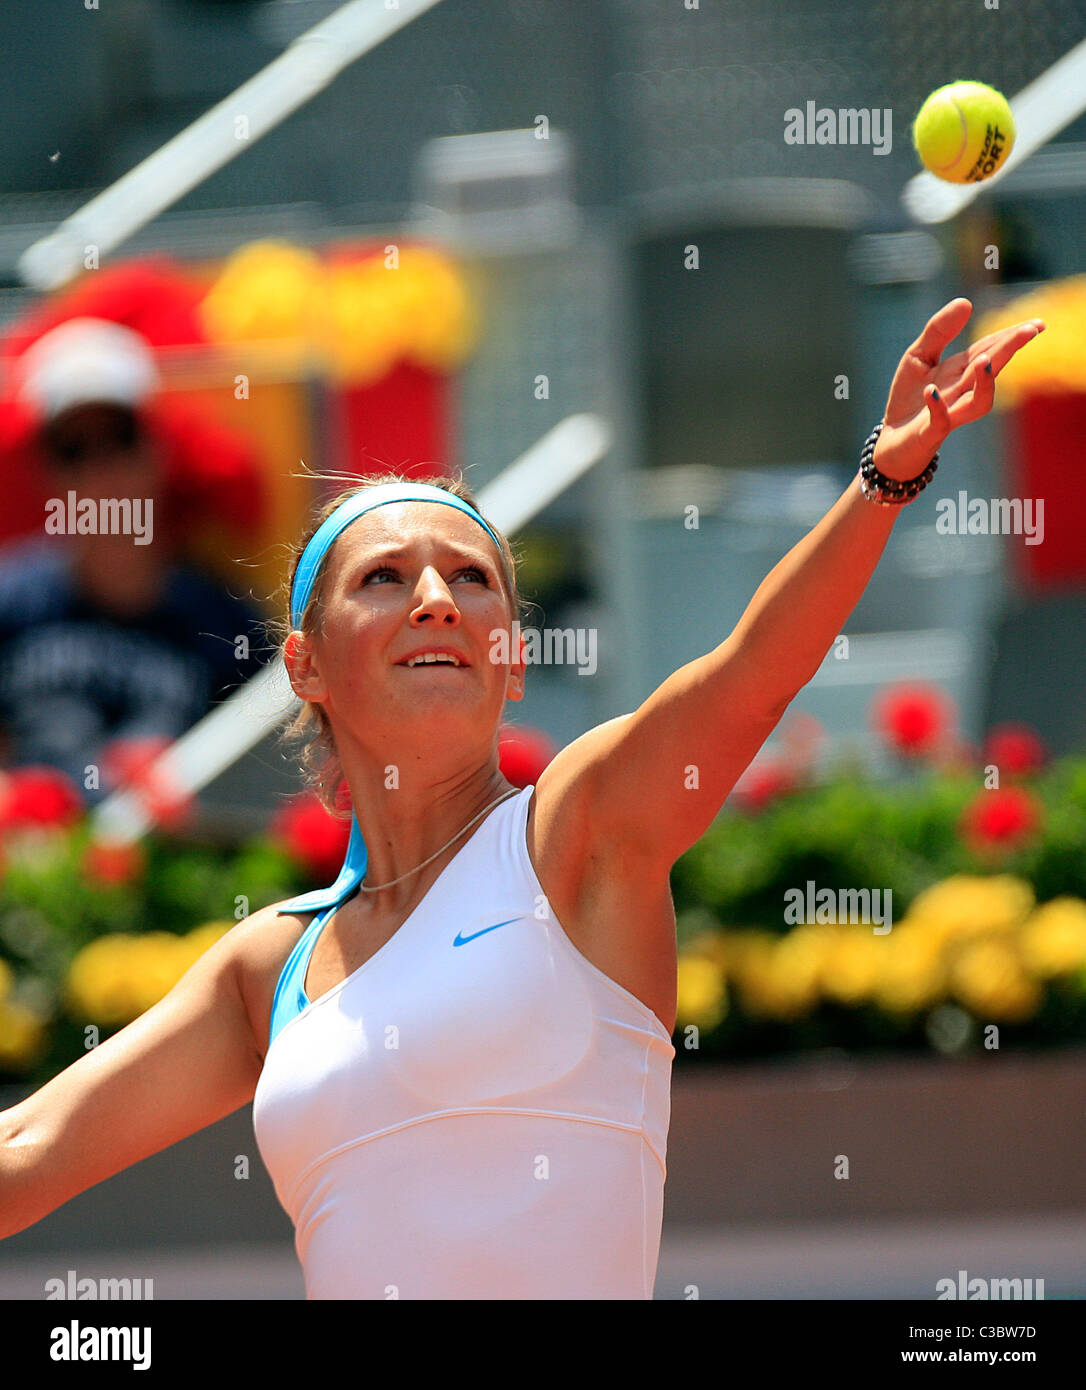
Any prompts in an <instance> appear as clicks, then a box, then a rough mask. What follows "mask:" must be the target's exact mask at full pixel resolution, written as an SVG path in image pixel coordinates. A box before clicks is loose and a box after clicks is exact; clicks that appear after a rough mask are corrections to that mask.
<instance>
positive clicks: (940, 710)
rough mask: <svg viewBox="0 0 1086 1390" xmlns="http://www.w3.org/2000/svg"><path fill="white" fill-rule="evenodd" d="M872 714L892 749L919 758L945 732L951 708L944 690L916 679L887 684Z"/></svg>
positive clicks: (933, 746) (928, 751)
mask: <svg viewBox="0 0 1086 1390" xmlns="http://www.w3.org/2000/svg"><path fill="white" fill-rule="evenodd" d="M872 713H873V717H874V721H875V724H876V726H877V727H878V729H879V731H880V732H881V733H882V736H883V738H885V739H886V741H887V742H888V743H889V744H890V746H891V747H892V748H893V749H894V750H895V751H896V752H898V753H901V754H904V755H905V756H906V757H920V756H922V755H923V754H925V753H930V752H933V751H934V750H935V749H936V748H937V747H938V745H939V743H940V741H941V739H942V738H943V737H944V735H945V734H947V733H948V732H949V729H950V726H951V724H952V723H953V720H954V714H955V709H954V704H953V702H952V700H951V699H950V697H949V696H948V695H947V693H946V692H945V691H944V690H941V689H940V688H939V687H938V686H935V685H927V684H924V683H922V682H916V683H910V684H905V683H902V684H900V685H893V686H890V687H889V688H888V689H887V690H885V691H883V692H882V694H881V695H880V696H879V697H878V698H877V699H876V701H875V704H874V706H873V710H872Z"/></svg>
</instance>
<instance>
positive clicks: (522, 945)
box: [253, 787, 675, 1299]
mask: <svg viewBox="0 0 1086 1390" xmlns="http://www.w3.org/2000/svg"><path fill="white" fill-rule="evenodd" d="M533 790H534V788H532V787H526V788H525V789H524V790H523V791H522V792H521V793H520V794H519V795H518V796H515V797H512V798H510V799H509V800H508V801H505V802H503V803H502V804H501V805H499V806H497V807H496V808H495V809H494V810H493V811H491V812H490V814H489V815H488V816H487V817H486V818H485V819H484V820H483V822H482V823H481V825H480V826H479V828H478V829H477V830H476V831H475V832H474V833H473V834H472V835H471V837H470V839H468V841H467V842H466V843H465V845H464V847H463V848H462V849H461V850H460V851H459V853H458V854H457V855H456V856H455V858H453V859H452V860H451V861H450V862H449V864H447V865H446V867H445V868H444V870H443V871H442V872H441V874H440V875H439V877H438V878H437V880H436V881H435V882H434V884H433V885H432V887H431V888H430V889H429V891H428V892H427V894H426V896H425V897H424V898H423V900H422V901H421V902H420V903H419V905H418V907H416V909H415V910H414V912H413V913H412V914H411V915H410V917H408V919H407V920H406V921H405V922H404V924H403V926H401V927H400V928H399V930H398V931H397V932H396V933H395V935H394V936H393V937H392V938H391V939H390V940H389V941H388V942H386V943H385V945H384V946H382V947H381V949H380V950H379V951H378V952H377V953H376V955H374V956H372V957H371V958H370V960H368V961H366V962H365V964H363V965H362V966H360V967H359V968H358V969H357V970H356V971H354V973H353V974H351V975H349V976H348V977H347V979H346V980H344V981H343V982H342V983H340V984H339V985H336V986H335V987H334V988H333V989H331V990H329V991H328V993H326V994H323V995H321V997H320V998H319V999H317V1000H315V1001H314V1002H313V1003H309V1002H308V1000H307V999H306V998H305V995H304V991H302V989H301V985H300V983H299V982H300V981H301V982H304V979H305V969H306V965H307V963H308V960H309V957H310V954H311V953H312V949H313V944H314V942H315V941H316V936H317V934H318V932H319V930H320V928H321V926H323V923H324V921H325V920H326V919H327V917H328V916H329V915H330V914H331V911H334V908H331V909H329V910H328V911H327V912H322V913H318V915H317V916H316V918H314V920H313V922H311V923H310V924H309V927H307V929H306V931H305V932H304V933H303V935H302V938H301V939H300V941H299V943H298V946H297V947H296V948H295V951H294V953H293V954H292V956H291V959H290V960H288V962H287V965H286V966H285V967H284V971H283V975H282V977H281V979H280V987H279V988H278V989H277V991H276V1009H275V1010H273V1021H272V1030H271V1031H272V1039H271V1044H270V1046H269V1049H268V1053H267V1057H266V1058H265V1062H264V1069H263V1071H262V1072H261V1075H260V1079H259V1082H258V1084H257V1088H256V1095H255V1098H254V1102H253V1124H254V1128H255V1131H256V1138H257V1143H258V1146H259V1148H260V1153H261V1156H262V1158H263V1160H264V1163H265V1165H266V1166H267V1169H268V1172H269V1174H270V1175H271V1178H272V1181H273V1183H274V1185H275V1191H276V1195H277V1196H278V1198H279V1201H280V1202H281V1203H282V1205H283V1208H284V1209H285V1210H286V1212H287V1214H288V1215H289V1216H290V1218H291V1220H292V1221H293V1223H294V1226H295V1248H296V1249H297V1252H298V1258H299V1260H300V1261H301V1264H302V1269H303V1272H304V1275H305V1287H306V1295H307V1297H308V1298H314V1299H323V1298H352V1299H388V1298H415V1299H417V1298H430V1299H437V1298H442V1299H444V1298H455V1299H460V1298H465V1299H469V1298H470V1299H490V1298H493V1299H510V1298H515V1299H561V1298H569V1299H630V1298H633V1299H647V1298H651V1297H652V1292H653V1282H654V1280H655V1275H656V1262H657V1256H658V1252H659V1244H660V1226H661V1218H662V1213H663V1196H664V1178H665V1172H666V1170H665V1156H666V1146H667V1131H668V1123H669V1120H670V1113H671V1102H670V1082H671V1063H672V1060H673V1058H674V1056H675V1049H674V1048H673V1046H672V1044H671V1039H670V1037H669V1036H668V1034H667V1032H666V1030H665V1029H664V1027H663V1025H662V1024H661V1023H660V1021H659V1019H657V1017H656V1016H655V1014H653V1012H652V1011H651V1010H650V1009H649V1008H647V1007H646V1006H645V1005H644V1004H643V1003H641V1001H640V1000H638V999H636V998H635V997H634V996H633V995H632V994H630V993H629V991H628V990H626V989H624V988H623V987H622V986H621V985H618V984H616V983H615V982H614V981H613V980H611V979H609V978H608V977H607V976H606V975H605V974H603V972H602V971H600V970H598V969H597V968H596V967H595V966H594V965H592V964H590V963H589V961H587V960H586V959H585V957H584V956H583V955H581V953H580V952H579V951H578V950H577V949H576V947H575V946H574V945H573V944H572V942H571V941H570V940H569V938H568V937H567V936H566V934H565V931H564V930H563V929H562V927H561V926H560V924H559V923H558V921H557V920H556V919H555V917H554V915H553V913H552V912H551V911H550V909H549V906H548V904H547V901H546V898H545V895H544V893H543V890H542V888H541V887H540V884H539V880H538V879H537V877H536V875H535V871H534V869H533V868H532V863H531V860H530V859H529V857H528V850H527V844H526V838H525V831H526V826H527V820H528V809H529V805H530V802H531V796H532V792H533Z"/></svg>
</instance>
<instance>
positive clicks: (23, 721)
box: [0, 538, 262, 802]
mask: <svg viewBox="0 0 1086 1390" xmlns="http://www.w3.org/2000/svg"><path fill="white" fill-rule="evenodd" d="M73 559H74V556H73V551H72V548H71V547H70V546H65V545H63V544H58V543H56V542H52V543H50V542H47V541H43V540H41V539H40V538H34V539H32V540H30V541H15V542H12V543H10V544H8V545H5V546H4V547H2V548H0V744H2V751H0V762H2V763H3V765H6V766H8V767H17V766H20V765H26V764H29V763H45V764H47V765H49V766H51V767H56V768H59V769H60V770H61V771H62V772H66V773H67V774H68V775H69V776H70V777H71V778H72V780H73V781H74V782H75V783H76V784H77V786H78V787H79V789H80V791H81V792H82V794H83V796H84V798H85V799H86V800H87V801H88V802H95V801H97V800H99V799H100V798H101V797H102V796H104V795H106V794H107V793H108V791H109V790H110V789H109V788H108V787H107V786H106V785H104V782H105V778H104V776H103V775H102V770H101V763H100V760H99V759H100V754H101V752H102V749H103V747H104V745H105V744H107V743H109V742H111V741H112V740H113V739H116V738H140V737H149V736H165V737H167V738H171V739H173V738H177V737H178V736H179V735H181V734H183V733H184V732H185V730H186V729H189V728H191V727H192V725H193V724H195V723H196V722H197V721H198V720H199V719H200V718H202V717H203V715H205V714H206V713H207V712H208V710H209V709H210V707H211V706H212V705H213V704H216V703H218V701H219V700H221V699H223V698H224V697H225V696H226V695H227V694H229V692H230V691H231V690H233V689H235V688H236V687H237V686H238V685H241V684H243V683H244V681H246V680H247V679H248V678H249V677H250V676H252V675H253V674H254V673H255V672H256V671H257V670H258V669H259V667H260V665H261V664H262V663H261V662H260V661H258V660H257V659H256V657H255V655H253V653H254V652H255V651H256V650H257V647H258V639H257V634H256V632H255V630H254V624H255V623H256V622H257V621H259V618H260V615H259V614H258V612H257V611H256V609H255V608H252V607H250V605H249V604H247V603H245V602H243V601H242V600H241V599H237V598H234V597H233V596H232V595H231V594H230V593H228V592H227V591H226V590H225V589H223V588H221V587H219V586H218V585H217V584H216V583H215V582H214V581H212V580H209V579H206V578H204V576H203V575H201V574H199V573H197V572H196V571H194V570H191V569H186V568H183V567H180V566H175V567H173V568H171V569H170V570H169V571H168V574H167V580H166V583H165V585H164V587H163V590H162V593H161V594H160V596H159V598H158V600H157V602H156V603H155V604H154V606H153V607H152V608H150V609H149V610H148V611H147V612H145V613H140V614H139V615H136V616H118V615H115V614H112V613H107V612H105V611H103V610H102V609H100V608H98V607H96V606H95V604H94V603H93V602H92V601H91V600H90V599H89V598H86V597H84V596H83V595H81V594H80V593H79V592H77V589H76V577H75V575H74V574H73V570H72V563H73ZM241 636H245V637H247V638H248V642H249V655H248V656H247V657H243V658H241V659H239V658H237V657H235V654H234V653H235V643H236V642H237V639H238V638H239V637H241ZM92 763H93V764H97V765H98V767H99V782H100V783H102V785H101V786H100V787H99V789H98V790H97V791H95V790H94V789H89V790H88V789H87V788H86V787H85V785H84V780H85V779H84V773H85V769H86V768H87V766H88V764H92Z"/></svg>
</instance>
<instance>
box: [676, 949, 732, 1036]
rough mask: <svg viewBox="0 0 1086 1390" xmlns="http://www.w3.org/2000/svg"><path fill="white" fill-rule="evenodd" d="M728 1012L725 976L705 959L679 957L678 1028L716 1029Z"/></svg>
mask: <svg viewBox="0 0 1086 1390" xmlns="http://www.w3.org/2000/svg"><path fill="white" fill-rule="evenodd" d="M727 1012H728V996H727V990H726V988H725V984H724V972H723V971H722V970H721V968H720V966H719V965H717V964H716V963H715V962H714V961H712V960H709V959H708V958H706V957H705V956H701V955H690V954H687V953H685V952H684V953H683V954H682V955H681V956H680V957H679V974H678V994H677V1010H676V1026H677V1027H682V1026H684V1025H686V1024H691V1023H693V1024H695V1025H696V1026H697V1027H698V1028H701V1029H706V1030H708V1029H710V1028H715V1027H716V1025H717V1024H718V1023H719V1022H720V1021H721V1019H722V1018H724V1016H725V1015H726V1014H727Z"/></svg>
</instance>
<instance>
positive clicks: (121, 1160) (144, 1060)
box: [0, 913, 261, 1239]
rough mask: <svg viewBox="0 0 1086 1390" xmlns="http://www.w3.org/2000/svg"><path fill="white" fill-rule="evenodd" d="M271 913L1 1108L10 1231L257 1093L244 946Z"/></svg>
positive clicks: (3, 1195) (2, 1227) (2, 1219)
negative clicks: (243, 982) (242, 975)
mask: <svg viewBox="0 0 1086 1390" xmlns="http://www.w3.org/2000/svg"><path fill="white" fill-rule="evenodd" d="M259 917H261V914H260V913H254V914H253V917H252V918H250V919H249V920H248V921H247V922H245V923H242V924H240V925H239V926H238V927H235V928H234V929H233V930H232V931H230V932H228V933H227V934H226V935H225V936H224V937H222V938H221V939H220V940H219V941H217V942H215V944H214V945H213V946H211V947H210V948H209V949H208V950H207V951H205V952H204V954H203V955H202V956H200V958H199V959H198V960H197V961H195V963H194V964H193V965H192V966H190V967H189V969H188V970H187V971H186V972H185V974H184V975H183V976H182V978H181V979H180V980H179V981H178V982H177V984H176V985H174V987H173V989H171V990H170V992H169V993H168V994H167V995H166V996H165V997H164V998H163V999H161V1000H159V1002H158V1003H157V1004H155V1005H153V1006H152V1007H151V1008H150V1009H148V1010H147V1011H146V1013H143V1014H141V1015H140V1017H139V1018H137V1019H134V1020H133V1022H131V1023H130V1024H128V1026H127V1027H126V1028H122V1029H121V1030H120V1032H118V1033H115V1034H114V1035H113V1036H112V1037H110V1038H107V1039H106V1041H105V1042H103V1043H100V1044H99V1045H98V1046H97V1047H95V1048H94V1049H93V1050H92V1051H90V1052H88V1053H87V1054H86V1056H84V1057H80V1058H79V1060H78V1061H77V1062H73V1063H72V1065H71V1066H69V1067H67V1068H66V1069H65V1070H64V1071H62V1072H60V1073H59V1075H57V1076H55V1077H54V1078H53V1079H52V1080H51V1081H49V1082H47V1083H46V1084H45V1085H44V1086H42V1087H41V1088H40V1089H39V1090H37V1091H35V1092H34V1094H33V1095H31V1096H28V1097H27V1099H26V1100H24V1101H22V1102H20V1104H18V1105H15V1106H12V1107H11V1108H10V1109H8V1110H4V1111H2V1112H0V1239H2V1238H5V1237H7V1236H10V1235H14V1234H15V1233H16V1232H17V1231H21V1230H24V1229H25V1228H26V1227H27V1226H31V1225H33V1223H34V1222H35V1221H40V1220H41V1218H42V1217H43V1216H48V1214H49V1213H50V1212H51V1211H54V1210H55V1209H56V1208H57V1207H59V1206H61V1205H62V1203H64V1202H67V1201H68V1200H69V1199H70V1198H72V1197H75V1196H76V1195H77V1194H78V1193H80V1192H83V1191H85V1190H86V1189H87V1188H88V1187H92V1186H93V1185H94V1184H95V1183H99V1182H102V1181H103V1180H104V1179H105V1178H108V1177H111V1176H112V1175H113V1174H114V1173H119V1172H120V1171H121V1170H122V1169H124V1168H128V1167H130V1166H131V1165H132V1164H133V1163H138V1162H139V1161H140V1159H143V1158H147V1157H148V1156H149V1155H150V1154H153V1153H157V1152H158V1151H159V1150H160V1149H164V1148H166V1147H168V1146H169V1145H170V1144H174V1143H176V1142H177V1141H178V1140H179V1139H184V1138H185V1137H186V1136H187V1135H189V1134H194V1133H195V1132H196V1131H197V1130H200V1129H203V1128H204V1127H205V1126H207V1125H210V1124H213V1123H214V1122H215V1121H216V1120H221V1119H222V1118H224V1116H226V1115H230V1114H232V1113H233V1111H235V1110H237V1109H238V1107H239V1106H241V1105H244V1104H245V1103H246V1102H247V1101H249V1100H251V1099H252V1097H253V1094H254V1091H255V1089H256V1082H257V1078H258V1076H259V1074H260V1067H261V1059H260V1057H259V1055H258V1053H257V1051H256V1049H255V1047H254V1044H253V1035H252V1030H251V1027H250V1024H249V1017H248V1013H247V1010H246V1006H245V1002H244V999H243V995H242V992H241V989H240V988H239V974H238V951H239V947H240V945H241V944H242V942H243V940H244V939H245V938H246V937H247V936H248V935H249V934H250V933H252V932H253V931H254V930H257V929H258V927H259V923H258V922H257V919H258V918H259Z"/></svg>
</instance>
